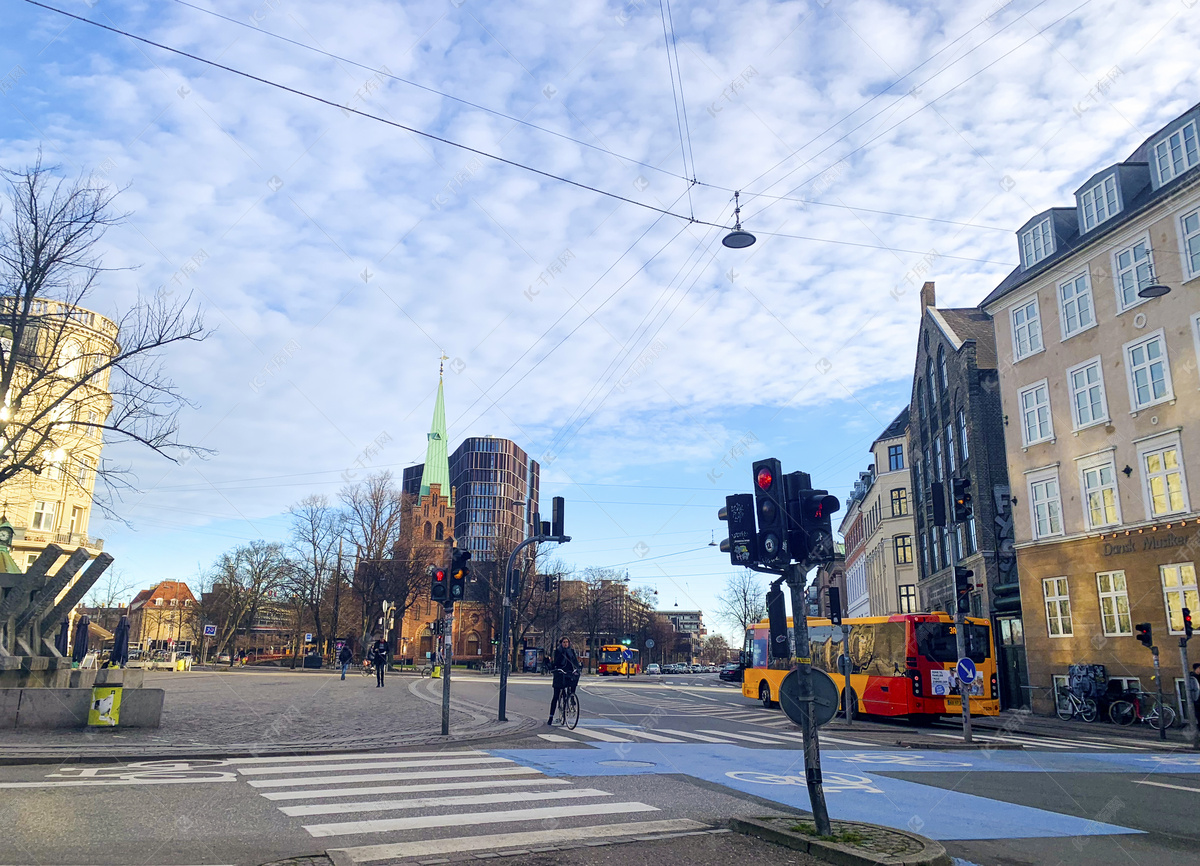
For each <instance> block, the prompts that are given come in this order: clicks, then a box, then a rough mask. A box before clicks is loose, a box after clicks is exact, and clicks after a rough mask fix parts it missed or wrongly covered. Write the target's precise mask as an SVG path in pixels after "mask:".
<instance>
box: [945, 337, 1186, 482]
mask: <svg viewBox="0 0 1200 866" xmlns="http://www.w3.org/2000/svg"><path fill="white" fill-rule="evenodd" d="M1196 318H1197V327H1198V328H1200V316H1197V317H1196ZM1197 333H1198V334H1200V330H1198V331H1197ZM1196 339H1197V343H1196V345H1197V349H1196V357H1197V358H1200V337H1197V338H1196ZM955 423H956V424H958V447H959V452H958V456H959V459H960V462H962V463H966V462H967V460H969V459H970V458H971V449H970V448H969V447H967V410H966V409H959V410H958V417H957V418H956V419H955Z"/></svg>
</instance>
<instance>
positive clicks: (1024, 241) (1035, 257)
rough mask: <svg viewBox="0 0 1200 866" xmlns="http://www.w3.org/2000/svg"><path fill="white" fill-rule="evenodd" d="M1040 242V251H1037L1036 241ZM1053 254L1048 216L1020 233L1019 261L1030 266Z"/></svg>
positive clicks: (1051, 231) (1051, 233)
mask: <svg viewBox="0 0 1200 866" xmlns="http://www.w3.org/2000/svg"><path fill="white" fill-rule="evenodd" d="M1039 240H1040V241H1041V243H1042V252H1041V254H1040V255H1039V254H1038V251H1037V244H1038V241H1039ZM1053 254H1054V231H1053V230H1052V229H1051V228H1050V217H1046V218H1044V219H1042V220H1041V221H1040V222H1038V223H1035V224H1034V225H1031V226H1030V227H1029V228H1028V229H1026V230H1025V231H1024V232H1022V233H1021V263H1022V264H1023V265H1024V266H1025V267H1026V268H1030V267H1033V266H1034V265H1036V264H1037V263H1038V262H1040V261H1042V260H1043V259H1045V258H1046V257H1047V256H1050V255H1053Z"/></svg>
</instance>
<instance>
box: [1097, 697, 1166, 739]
mask: <svg viewBox="0 0 1200 866" xmlns="http://www.w3.org/2000/svg"><path fill="white" fill-rule="evenodd" d="M1150 697H1152V696H1151V695H1150V694H1149V693H1148V692H1126V693H1125V697H1123V698H1121V699H1120V700H1116V701H1113V702H1112V705H1111V706H1110V707H1109V708H1108V717H1109V719H1111V720H1112V722H1113V724H1117V725H1121V726H1122V727H1128V726H1129V725H1132V724H1133V723H1134V722H1135V721H1139V722H1148V723H1149V724H1150V727H1152V728H1154V730H1156V731H1160V730H1162V729H1163V728H1169V727H1171V726H1172V725H1174V724H1175V710H1174V709H1173V708H1172V707H1169V706H1167V705H1165V704H1162V705H1160V704H1159V703H1158V699H1157V698H1154V707H1153V709H1151V710H1150V712H1148V713H1143V712H1142V699H1143V698H1150Z"/></svg>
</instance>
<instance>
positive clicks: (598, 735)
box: [575, 728, 631, 743]
mask: <svg viewBox="0 0 1200 866" xmlns="http://www.w3.org/2000/svg"><path fill="white" fill-rule="evenodd" d="M575 733H577V734H582V735H583V736H585V737H591V738H592V739H593V740H599V741H600V742H602V743H628V742H631V741H630V740H627V739H625V738H624V737H614V736H613V735H612V734H606V733H604V731H593V730H590V729H587V728H576V729H575Z"/></svg>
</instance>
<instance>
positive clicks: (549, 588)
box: [545, 574, 558, 592]
mask: <svg viewBox="0 0 1200 866" xmlns="http://www.w3.org/2000/svg"><path fill="white" fill-rule="evenodd" d="M545 578H546V584H545V589H546V592H554V590H555V588H556V587H557V586H558V575H557V574H547V575H545Z"/></svg>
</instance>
